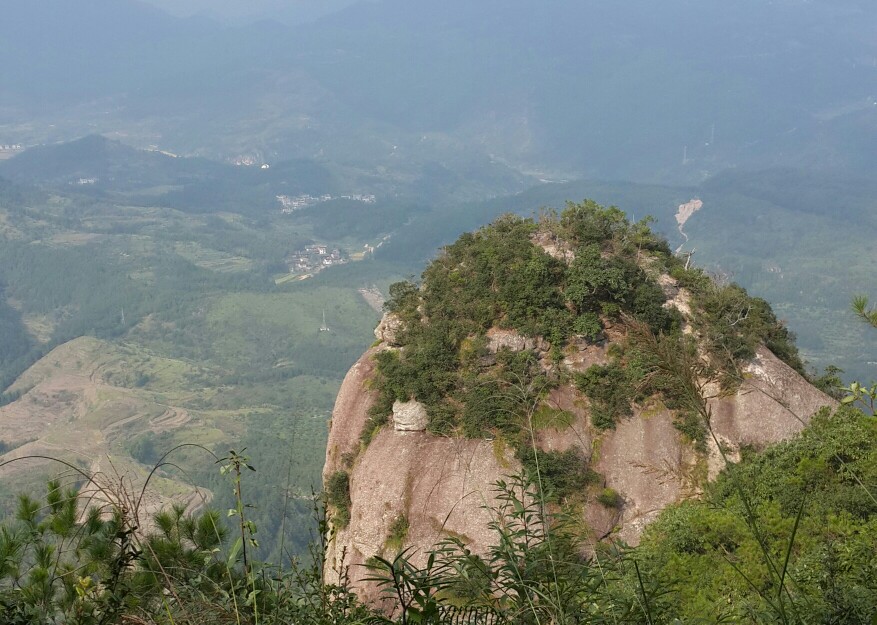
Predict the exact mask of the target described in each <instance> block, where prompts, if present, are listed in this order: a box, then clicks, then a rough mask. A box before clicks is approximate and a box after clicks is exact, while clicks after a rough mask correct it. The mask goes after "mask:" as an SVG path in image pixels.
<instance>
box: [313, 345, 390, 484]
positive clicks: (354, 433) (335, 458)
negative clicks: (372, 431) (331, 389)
mask: <svg viewBox="0 0 877 625" xmlns="http://www.w3.org/2000/svg"><path fill="white" fill-rule="evenodd" d="M385 349H386V347H384V346H378V347H373V348H371V349H369V350H368V351H367V352H365V353H364V354H363V355H362V356H361V357H360V359H359V360H357V361H356V363H355V364H354V365H353V366H352V367H351V368H350V371H348V372H347V375H346V376H344V381H343V382H342V383H341V388H340V390H339V391H338V396H337V397H336V398H335V408H334V409H333V410H332V419H331V421H329V440H328V442H327V444H326V463H325V464H324V465H323V481H324V482H325V481H326V479H327V478H328V477H329V476H330V475H332V474H333V473H334V472H335V471H338V470H340V469H342V468H343V466H342V465H343V463H344V457H345V455H353V454H355V453H356V452H357V451H359V435H360V434H361V433H362V428H363V427H365V423H366V421H367V420H368V418H369V416H368V411H369V408H371V407H372V405H373V404H374V402H375V398H376V397H377V393H376V392H375V391H373V390H371V389H370V388H369V385H368V383H369V380H371V379H372V378H373V377H374V370H375V363H374V361H373V360H372V357H373V356H374V355H375V354H377V353H378V352H380V351H383V350H385Z"/></svg>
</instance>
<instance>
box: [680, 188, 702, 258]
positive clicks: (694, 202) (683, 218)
mask: <svg viewBox="0 0 877 625" xmlns="http://www.w3.org/2000/svg"><path fill="white" fill-rule="evenodd" d="M701 208H703V202H702V201H701V200H699V199H698V198H693V199H691V200H690V201H688V202H686V203H685V204H680V205H679V209H678V210H677V211H676V224H677V229H678V230H679V234H681V235H682V238H684V239H685V241H683V243H682V245H680V246H679V247H678V248H676V253H677V254H678V253H679V252H680V251H681V250H682V247H683V246H684V245H685V244H686V243H688V235H687V234H686V233H685V230H683V227H684V226H685V222H687V221H688V220H689V219H691V216H692V215H694V213H696V212H697V211H699V210H700V209H701Z"/></svg>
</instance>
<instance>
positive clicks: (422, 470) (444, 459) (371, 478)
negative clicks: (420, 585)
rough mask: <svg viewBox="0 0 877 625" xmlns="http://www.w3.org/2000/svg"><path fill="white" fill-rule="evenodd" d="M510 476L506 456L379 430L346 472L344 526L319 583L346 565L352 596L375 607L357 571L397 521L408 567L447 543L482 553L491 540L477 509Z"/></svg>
mask: <svg viewBox="0 0 877 625" xmlns="http://www.w3.org/2000/svg"><path fill="white" fill-rule="evenodd" d="M518 469H519V465H518V464H517V461H516V460H515V459H514V457H513V455H512V453H511V452H510V451H509V450H502V451H497V450H495V449H494V447H493V444H492V443H490V442H486V441H483V440H463V439H453V438H440V437H436V436H432V435H430V434H426V433H422V432H418V433H412V434H410V435H408V436H397V435H395V434H394V433H393V431H392V430H389V429H385V430H382V431H381V432H380V433H378V435H377V436H376V437H375V438H374V440H372V442H371V444H370V445H369V446H368V449H367V451H366V453H364V454H363V455H362V457H361V458H360V461H359V463H358V464H357V466H356V468H355V470H354V471H353V472H352V473H351V476H350V496H351V501H352V502H353V504H352V506H351V518H350V525H349V526H348V527H347V528H345V529H343V530H341V531H339V532H338V533H337V534H336V535H335V536H334V538H333V539H332V541H331V542H330V543H329V549H328V552H327V560H326V575H327V581H329V582H330V583H331V582H333V581H336V582H337V581H338V569H339V567H340V566H342V565H343V566H347V567H349V568H348V569H347V570H348V572H349V575H350V581H351V584H352V586H353V587H354V588H356V589H357V592H358V594H359V595H360V597H362V598H363V599H365V600H366V601H371V602H375V600H376V599H378V597H379V595H380V592H379V589H377V588H376V587H375V586H374V585H373V584H369V583H367V582H364V581H363V580H364V578H365V577H368V575H369V571H368V570H367V569H366V568H365V567H363V566H362V565H363V564H365V562H366V561H367V560H368V558H369V557H371V556H373V555H375V554H381V553H384V549H385V544H386V541H387V537H388V535H389V532H390V525H391V524H392V523H393V521H394V520H395V519H396V518H397V517H398V516H399V515H400V514H402V515H405V517H406V519H407V520H408V523H409V531H408V537H407V538H406V540H405V544H404V547H408V546H413V547H415V550H414V551H413V552H412V554H411V557H412V559H413V560H414V562H415V564H418V565H421V566H422V565H423V564H425V561H426V553H425V551H426V549H428V548H429V547H431V546H432V545H434V544H436V543H437V542H438V541H440V540H442V539H443V538H447V537H449V536H456V537H458V538H462V539H463V540H464V541H466V543H467V545H469V547H470V548H471V549H472V550H473V552H475V553H479V554H484V553H486V551H487V548H488V546H490V545H491V544H492V543H494V542H495V541H496V536H494V533H493V531H492V530H491V529H490V528H489V527H488V525H489V524H490V522H491V520H493V516H492V513H491V512H490V511H489V510H487V509H485V508H484V506H485V505H487V506H494V505H496V504H497V500H496V497H495V495H496V493H495V492H494V483H495V482H496V481H497V480H500V479H502V478H503V477H504V476H505V475H506V474H508V473H515V472H516V471H517V470H518ZM385 555H389V556H390V557H392V556H393V555H395V554H385ZM342 556H343V558H342Z"/></svg>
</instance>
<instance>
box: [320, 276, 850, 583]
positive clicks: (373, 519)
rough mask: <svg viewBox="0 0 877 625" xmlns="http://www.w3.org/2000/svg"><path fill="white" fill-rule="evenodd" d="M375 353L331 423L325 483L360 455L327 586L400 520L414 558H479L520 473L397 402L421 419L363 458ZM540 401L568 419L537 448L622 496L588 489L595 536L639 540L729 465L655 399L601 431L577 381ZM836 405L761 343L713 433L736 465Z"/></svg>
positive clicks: (512, 342) (507, 344)
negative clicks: (510, 479) (452, 548)
mask: <svg viewBox="0 0 877 625" xmlns="http://www.w3.org/2000/svg"><path fill="white" fill-rule="evenodd" d="M668 286H669V285H668ZM612 330H613V329H610V330H609V331H608V332H607V334H608V335H609V340H610V341H611V340H614V339H615V337H614V336H613V334H612ZM489 336H490V337H491V338H490V339H489V340H490V341H491V342H492V345H493V346H494V348H495V349H502V348H507V349H515V350H523V349H533V348H537V349H538V345H537V341H536V340H534V339H528V338H526V337H522V336H520V335H518V334H517V333H514V332H508V331H495V330H494V331H491V333H490V334H489ZM379 349H386V347H381V348H376V349H372V350H369V351H368V352H366V354H365V355H364V356H363V357H362V358H361V359H360V360H359V362H357V363H356V365H354V367H353V368H352V369H351V371H350V373H348V375H347V377H346V378H345V380H344V383H343V385H342V388H341V392H340V393H339V396H338V401H337V402H336V405H335V411H334V413H333V417H332V424H331V428H330V433H329V447H328V450H327V454H326V467H325V469H324V476H326V475H330V474H331V473H332V472H334V471H336V470H339V469H341V468H348V467H347V465H345V460H344V457H345V456H344V455H345V454H348V456H347V458H350V457H352V456H353V455H354V454H355V453H357V452H358V455H357V456H356V459H355V461H353V462H352V464H350V465H349V473H350V494H351V500H352V506H351V520H350V524H349V526H348V527H346V528H344V529H343V530H340V531H339V532H338V533H337V534H336V535H335V536H334V538H333V539H332V541H331V544H330V549H329V559H328V561H327V571H326V574H327V578H328V579H329V580H332V579H337V574H338V567H339V566H341V565H342V564H343V565H347V566H351V565H359V564H363V563H365V561H366V560H367V559H368V558H369V557H370V556H372V555H374V554H380V553H383V552H384V550H385V549H386V544H387V539H388V534H389V531H390V526H391V524H392V523H393V521H394V520H395V519H396V518H398V517H399V516H400V515H402V516H405V518H406V519H407V521H408V525H409V532H408V535H407V537H406V538H405V540H404V546H405V547H413V548H414V549H415V551H414V554H415V555H414V558H415V561H418V559H419V560H421V561H422V560H423V559H424V558H425V556H424V552H425V550H427V549H428V548H429V547H431V546H432V545H434V544H435V543H436V542H437V541H439V540H441V539H442V538H445V537H448V536H455V537H458V538H461V539H463V540H464V541H465V542H466V543H467V544H468V545H469V547H470V548H471V549H472V551H473V552H474V553H485V552H486V550H487V548H488V547H489V546H490V545H491V544H492V543H493V542H494V540H495V537H494V536H493V535H492V532H491V531H490V530H489V528H488V524H489V522H490V521H491V513H490V511H489V510H488V509H487V508H489V507H490V506H492V505H495V504H496V503H497V501H496V499H495V493H494V492H493V488H494V486H493V485H494V483H495V482H496V481H497V480H499V479H501V478H503V477H504V476H507V475H510V474H514V473H517V472H518V471H519V470H520V464H519V463H518V461H517V459H516V458H515V457H514V454H513V453H512V452H511V451H510V450H508V449H506V448H505V447H504V446H503V445H502V444H501V443H500V442H499V441H485V440H477V439H469V440H466V439H459V438H448V437H438V436H433V435H431V434H429V433H427V432H424V431H413V432H412V431H411V429H414V430H421V429H423V428H425V426H426V420H425V416H426V415H425V410H423V406H421V405H419V404H417V402H405V403H397V405H395V406H394V411H393V412H394V422H395V425H396V429H397V430H399V429H400V422H402V423H405V424H408V423H411V424H414V425H412V426H410V427H409V426H408V425H405V426H404V429H403V431H407V432H408V433H407V434H406V435H404V436H403V435H399V434H398V433H397V432H396V431H394V430H393V429H391V428H385V429H383V430H381V431H380V432H379V433H378V434H377V435H376V436H375V438H374V439H373V440H372V442H371V443H370V445H369V446H368V447H367V448H366V449H364V450H362V451H359V449H360V444H359V434H360V432H361V431H362V428H363V426H364V425H365V423H366V420H367V418H368V414H367V413H368V409H369V407H370V406H371V405H372V403H373V401H374V391H372V390H370V388H369V384H368V381H369V379H370V377H371V376H372V375H373V370H374V365H373V363H372V361H371V358H372V356H373V355H374V354H375V353H376V352H377V351H378V350H379ZM569 349H570V351H571V352H572V351H574V350H581V351H580V352H577V354H578V353H580V354H581V356H578V357H576V358H570V359H569V360H570V362H569V363H566V364H561V365H558V366H565V367H566V368H567V369H568V370H572V371H575V370H581V368H582V367H584V368H587V366H590V364H599V363H601V362H603V361H604V359H605V358H606V355H605V348H602V347H597V346H585V345H582V346H572V347H570V348H569ZM544 403H545V404H546V405H547V406H548V407H550V408H552V409H554V410H556V411H563V413H564V414H565V415H567V417H566V421H565V422H564V423H558V424H556V425H555V424H548V425H543V426H542V427H541V428H540V429H538V430H537V431H536V433H535V437H536V444H537V445H538V446H539V447H540V448H541V449H544V450H553V451H565V450H567V449H570V448H572V447H577V448H579V449H581V450H582V451H583V452H584V453H583V463H584V462H586V463H588V465H589V466H590V467H591V468H593V469H594V470H596V471H597V472H598V473H599V474H600V475H602V476H603V480H604V481H603V483H601V484H599V485H598V487H599V488H598V489H597V490H599V489H602V488H603V487H605V488H609V489H612V490H614V491H616V492H617V493H618V494H619V495H620V497H621V500H620V501H619V506H618V507H606V506H604V505H602V504H600V503H598V502H597V501H596V491H595V492H590V491H589V492H588V493H585V494H584V495H585V499H586V505H585V506H584V512H583V519H582V520H583V522H584V524H585V525H586V526H587V527H588V528H589V530H590V539H591V540H592V541H597V540H601V539H603V538H605V537H607V536H615V537H618V538H620V539H623V540H625V541H626V542H628V543H630V544H636V543H637V542H638V541H639V538H640V535H641V534H642V531H643V528H645V527H646V525H648V524H649V523H650V522H651V521H653V520H654V519H655V518H656V517H657V515H658V514H659V513H660V512H661V510H663V509H664V508H665V507H667V506H668V505H670V504H673V503H675V502H678V501H680V500H682V499H685V498H688V497H692V496H697V495H698V494H699V489H700V487H701V486H702V484H703V480H704V479H705V478H707V476H708V477H709V478H713V477H714V476H715V475H717V474H718V472H719V471H720V470H721V469H722V468H723V466H724V459H723V457H722V455H721V454H720V453H719V450H718V448H717V447H716V446H715V445H714V444H712V443H711V442H710V443H709V449H708V450H707V452H703V451H698V450H697V449H696V447H695V446H694V445H692V444H691V443H690V442H688V441H686V440H685V439H684V437H683V436H682V435H681V433H680V432H679V431H678V430H677V429H676V427H675V426H674V424H673V419H674V416H673V414H672V413H671V412H670V411H669V410H667V409H666V408H665V407H664V406H663V405H661V404H660V403H657V404H653V405H647V406H644V407H637V408H635V410H634V414H633V416H632V417H630V418H627V419H622V420H621V421H619V422H618V423H617V425H616V427H615V429H612V430H606V431H599V430H596V429H595V428H594V427H593V426H592V425H591V423H590V411H589V407H588V400H587V398H586V397H584V396H583V395H581V394H580V393H579V392H578V391H577V390H576V389H575V387H573V386H571V385H561V386H559V387H558V388H555V389H553V390H552V391H551V392H550V393H549V394H548V396H547V397H546V399H545V401H544ZM833 404H834V402H833V400H832V399H830V398H829V397H828V396H826V395H824V394H823V393H821V392H820V391H818V390H817V389H815V388H814V387H812V386H811V385H810V384H809V383H808V382H807V381H806V380H804V379H803V378H802V377H801V376H800V375H799V374H798V373H797V372H795V371H794V370H793V369H792V368H790V367H789V366H788V365H786V364H785V363H783V362H782V361H781V360H779V359H778V358H777V357H776V356H774V355H773V354H772V353H771V352H770V351H769V350H767V349H766V348H764V347H761V348H759V349H758V351H757V355H756V357H755V358H754V359H753V361H752V362H751V363H750V364H749V365H748V367H747V369H746V379H745V380H744V382H743V383H742V385H741V387H740V388H739V389H738V390H737V392H736V393H734V394H732V395H729V396H718V395H717V397H716V398H714V399H711V400H709V402H708V406H709V409H710V411H711V414H712V427H713V430H714V433H715V434H716V436H717V438H718V439H719V440H720V441H721V443H722V446H723V450H724V451H725V455H726V456H729V457H731V458H734V457H735V456H736V455H737V454H738V453H739V450H740V448H741V447H742V446H743V445H755V446H757V447H764V446H766V445H769V444H772V443H776V442H779V441H781V440H784V439H786V438H789V437H790V436H792V435H794V434H796V433H797V432H799V431H801V430H802V429H803V428H804V427H805V425H806V424H807V422H808V421H809V419H810V417H811V415H812V414H813V413H814V412H816V411H817V410H818V409H819V408H820V407H822V406H831V405H833ZM397 415H400V416H397ZM401 415H405V416H401ZM415 426H416V427H415ZM485 506H487V508H485ZM388 555H392V554H388ZM342 556H343V557H342ZM342 560H343V562H342ZM421 563H422V562H421ZM349 574H350V578H351V581H352V583H353V585H354V587H356V588H357V589H358V591H359V592H360V594H361V596H363V597H364V598H365V599H366V600H374V599H376V598H377V596H378V593H377V590H376V589H375V588H373V587H370V586H369V585H368V584H366V583H364V582H363V578H364V577H366V576H367V572H366V571H365V570H364V569H363V568H362V567H359V566H351V568H350V569H349ZM333 576H334V577H333Z"/></svg>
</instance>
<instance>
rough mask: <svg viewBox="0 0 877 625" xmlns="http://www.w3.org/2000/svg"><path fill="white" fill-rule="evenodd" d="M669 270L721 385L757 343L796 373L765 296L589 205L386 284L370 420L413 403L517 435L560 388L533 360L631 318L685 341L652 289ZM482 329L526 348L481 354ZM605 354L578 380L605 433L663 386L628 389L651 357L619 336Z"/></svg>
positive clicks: (485, 336)
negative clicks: (385, 321)
mask: <svg viewBox="0 0 877 625" xmlns="http://www.w3.org/2000/svg"><path fill="white" fill-rule="evenodd" d="M662 276H664V278H662ZM668 276H669V277H670V278H672V279H673V280H674V281H678V284H679V285H680V286H682V287H684V288H685V289H687V290H688V291H689V292H690V293H691V305H692V307H693V308H694V311H693V314H692V315H691V316H692V320H693V325H694V328H695V330H696V332H697V334H698V335H699V336H700V337H701V340H702V342H703V345H704V347H705V349H706V351H707V353H708V354H709V357H710V364H711V365H712V367H713V368H714V370H715V371H717V372H720V373H721V374H722V375H723V376H724V379H725V383H726V384H727V385H728V386H732V385H733V384H734V380H735V379H736V380H739V379H740V377H741V374H740V372H739V370H738V368H739V365H740V364H741V363H743V362H745V361H747V360H749V359H751V358H752V357H753V356H754V355H755V348H756V347H757V346H758V345H759V344H764V345H766V346H767V347H768V348H769V349H771V350H773V351H774V352H775V353H776V354H777V355H778V356H779V357H780V358H781V359H783V360H785V361H786V362H787V363H788V364H790V365H791V366H792V367H793V368H794V369H796V370H798V371H799V372H802V371H803V365H802V363H801V361H800V358H799V357H798V354H797V350H796V348H795V346H794V343H793V338H792V336H791V334H790V333H789V331H788V330H787V329H786V328H785V327H784V326H783V325H782V324H781V323H780V322H779V321H778V320H777V319H776V317H775V316H774V315H773V313H772V312H771V310H770V306H769V305H768V304H767V302H765V301H764V300H761V299H758V298H752V297H749V296H748V295H747V294H746V291H745V290H743V289H742V288H740V287H739V286H737V285H734V284H728V285H719V284H716V283H715V282H713V280H711V279H710V278H709V277H707V276H706V275H705V274H704V273H703V272H702V271H700V270H698V269H686V268H685V267H684V266H683V263H682V262H681V261H680V260H678V259H677V258H675V257H674V256H673V254H672V253H671V252H670V250H669V248H668V247H667V244H666V242H664V240H663V239H661V238H660V237H658V236H657V235H655V234H654V233H652V232H651V230H650V229H649V227H648V222H647V221H641V222H638V223H633V224H632V223H630V222H628V221H627V220H626V218H625V216H624V213H623V212H621V211H620V210H619V209H617V208H614V207H610V208H604V207H602V206H600V205H598V204H596V203H595V202H592V201H586V202H583V203H581V204H570V205H569V206H568V207H567V208H566V209H565V210H564V211H563V212H562V213H561V214H560V215H558V216H554V215H548V214H546V215H544V216H543V218H541V219H540V220H538V221H533V220H531V219H523V218H519V217H515V216H505V217H502V218H500V219H499V220H497V221H496V222H494V223H493V224H491V225H490V226H487V227H485V228H482V229H481V230H479V231H477V232H475V233H472V234H465V235H463V236H462V237H460V239H459V240H458V241H457V242H456V243H454V244H453V245H450V246H448V247H446V248H444V250H443V252H442V254H441V255H440V256H439V258H437V259H436V260H435V261H433V262H432V263H431V264H430V265H429V266H428V267H427V269H426V270H425V271H424V273H423V279H422V283H421V284H420V285H419V286H417V285H415V284H413V283H410V282H406V283H397V284H394V285H392V287H391V289H390V295H391V298H390V300H389V301H388V302H387V310H388V311H390V312H391V313H393V314H395V315H397V316H398V317H399V318H400V319H401V321H402V327H403V330H402V332H401V336H400V338H399V342H400V344H401V345H402V346H403V349H402V350H401V351H396V350H392V351H385V352H381V353H379V354H377V355H376V357H375V358H376V360H377V361H378V363H379V371H380V373H381V376H382V379H381V382H380V384H379V385H378V388H379V389H380V399H379V400H378V403H377V405H376V406H375V407H374V409H373V411H372V413H373V423H372V426H374V427H377V426H379V425H380V424H382V423H383V422H385V420H386V418H387V416H388V415H389V411H390V407H391V405H392V403H393V402H394V401H408V400H410V399H416V400H417V401H420V402H421V403H423V404H425V405H426V407H427V411H428V413H429V416H430V426H429V427H430V430H431V431H433V432H436V433H451V432H457V431H459V432H462V433H463V434H465V435H466V436H471V437H475V436H483V435H485V434H487V433H489V432H503V433H505V434H506V435H509V436H511V437H513V438H514V437H516V436H519V435H520V434H521V428H522V423H523V421H522V420H523V419H525V415H526V412H527V410H529V409H532V408H533V406H534V405H535V404H536V403H538V400H539V398H540V396H541V394H542V393H544V392H545V391H546V390H548V389H549V388H550V387H551V386H552V385H556V384H557V383H558V382H559V381H560V377H559V375H560V374H559V373H558V372H557V371H556V370H553V369H551V368H550V367H549V368H547V369H546V368H545V367H542V366H540V364H539V360H540V358H546V359H549V360H550V361H553V362H558V361H560V360H562V359H563V357H564V351H565V349H566V347H567V345H568V344H569V343H570V342H573V341H578V342H585V343H586V344H603V343H604V342H605V341H607V340H608V338H609V337H608V336H607V334H608V333H609V332H611V333H612V334H613V336H614V337H616V338H621V339H623V338H624V334H625V333H626V330H625V328H626V327H628V326H630V325H636V324H642V325H644V326H645V327H647V328H648V329H649V330H650V331H651V332H653V333H655V334H664V335H670V336H673V337H675V338H676V339H678V340H679V341H680V342H682V343H687V342H690V341H691V339H690V338H689V337H687V336H685V335H683V333H682V325H683V317H682V315H681V313H680V312H679V310H678V309H677V308H676V307H675V306H673V305H668V303H667V296H666V294H665V292H664V290H663V289H662V287H661V285H660V284H659V282H658V281H659V279H666V278H667V277H668ZM492 329H507V330H513V331H515V332H516V333H518V334H519V335H521V336H523V337H526V338H527V339H530V345H529V348H527V349H522V350H517V351H515V352H512V351H508V350H502V349H500V350H496V349H494V350H493V351H494V353H493V354H491V353H490V350H488V343H489V341H490V334H489V332H490V331H491V330H492ZM610 329H611V330H610ZM612 349H613V350H614V351H612V352H611V353H612V354H613V359H614V360H613V364H610V365H606V366H599V365H595V366H594V367H592V368H591V369H589V370H588V371H586V372H584V373H581V374H578V375H577V377H576V380H575V381H576V383H577V385H578V386H579V388H580V389H581V390H582V391H583V392H584V393H585V394H586V395H588V397H589V398H590V399H591V402H592V419H593V421H594V424H595V425H597V426H598V427H601V428H608V427H613V424H614V422H615V420H616V419H618V418H619V417H623V416H626V415H629V414H630V403H631V402H632V401H634V400H635V399H637V395H639V396H640V397H639V399H644V397H646V396H648V395H649V394H651V393H652V392H657V391H658V390H659V389H657V388H654V389H642V388H639V389H636V388H635V387H637V380H638V378H639V377H641V375H640V373H641V371H642V370H643V367H644V366H645V364H646V362H645V360H646V359H647V357H648V355H647V354H643V353H641V352H640V351H638V350H637V349H636V346H635V345H632V344H628V343H625V342H624V341H621V342H618V341H613V348H612ZM364 436H365V437H366V439H368V438H369V437H370V430H368V429H367V430H366V432H365V433H364Z"/></svg>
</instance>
